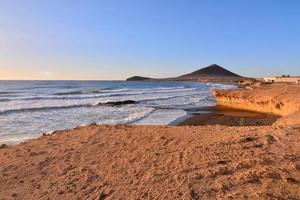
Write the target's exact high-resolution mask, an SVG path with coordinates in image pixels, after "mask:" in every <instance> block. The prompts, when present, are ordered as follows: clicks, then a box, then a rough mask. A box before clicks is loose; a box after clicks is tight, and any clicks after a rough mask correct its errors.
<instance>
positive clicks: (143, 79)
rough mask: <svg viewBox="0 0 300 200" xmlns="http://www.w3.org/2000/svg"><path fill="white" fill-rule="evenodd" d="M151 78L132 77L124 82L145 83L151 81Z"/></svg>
mask: <svg viewBox="0 0 300 200" xmlns="http://www.w3.org/2000/svg"><path fill="white" fill-rule="evenodd" d="M151 79H152V78H148V77H143V76H132V77H130V78H128V79H126V81H146V80H151Z"/></svg>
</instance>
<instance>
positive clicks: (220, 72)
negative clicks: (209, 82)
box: [180, 64, 241, 77]
mask: <svg viewBox="0 0 300 200" xmlns="http://www.w3.org/2000/svg"><path fill="white" fill-rule="evenodd" d="M202 76H214V77H215V76H226V77H228V76H229V77H241V76H240V75H238V74H235V73H233V72H231V71H229V70H227V69H225V68H223V67H221V66H219V65H216V64H212V65H209V66H208V67H205V68H202V69H199V70H197V71H194V72H192V73H189V74H185V75H182V76H180V77H202Z"/></svg>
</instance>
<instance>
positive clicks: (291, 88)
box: [212, 84, 300, 125]
mask: <svg viewBox="0 0 300 200" xmlns="http://www.w3.org/2000/svg"><path fill="white" fill-rule="evenodd" d="M212 95H213V96H214V97H215V99H216V100H217V102H218V105H219V106H223V107H228V108H234V109H242V110H249V111H255V112H261V113H272V114H275V115H279V116H282V118H280V119H279V120H278V121H277V122H276V123H275V124H280V125H281V124H282V123H284V124H285V125H299V124H300V120H299V117H300V115H299V114H300V112H298V111H300V85H297V84H273V85H263V86H260V87H254V88H253V89H252V90H249V89H236V90H214V91H212Z"/></svg>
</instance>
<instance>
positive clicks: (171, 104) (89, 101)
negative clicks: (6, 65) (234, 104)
mask: <svg viewBox="0 0 300 200" xmlns="http://www.w3.org/2000/svg"><path fill="white" fill-rule="evenodd" d="M233 87H234V86H230V85H222V84H213V83H189V82H127V81H0V144H15V143H19V142H21V141H25V140H27V139H30V138H35V137H38V136H40V135H41V134H42V133H48V132H51V131H54V130H62V129H68V128H74V127H77V126H80V125H86V124H90V123H97V124H145V125H168V124H172V123H174V121H176V120H178V119H180V118H183V117H184V116H187V115H188V114H189V113H191V112H196V111H197V109H198V108H200V107H206V106H214V105H215V104H216V102H215V100H214V99H213V98H212V96H211V94H210V90H211V89H213V88H224V89H228V88H233ZM127 100H131V101H130V102H131V103H130V104H121V103H122V101H127ZM107 102H109V104H107ZM118 103H119V105H114V104H118ZM123 103H124V102H123Z"/></svg>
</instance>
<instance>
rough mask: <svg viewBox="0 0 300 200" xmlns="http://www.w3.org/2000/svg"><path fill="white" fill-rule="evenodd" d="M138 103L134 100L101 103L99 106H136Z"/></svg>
mask: <svg viewBox="0 0 300 200" xmlns="http://www.w3.org/2000/svg"><path fill="white" fill-rule="evenodd" d="M136 103H138V102H137V101H134V100H125V101H109V102H106V103H100V104H99V105H109V106H120V105H127V104H136Z"/></svg>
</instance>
